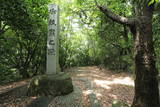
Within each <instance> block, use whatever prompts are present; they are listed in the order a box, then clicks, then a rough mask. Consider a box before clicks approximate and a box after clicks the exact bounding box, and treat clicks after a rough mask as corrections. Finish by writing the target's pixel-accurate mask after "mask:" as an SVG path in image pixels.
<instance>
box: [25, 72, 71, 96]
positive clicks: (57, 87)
mask: <svg viewBox="0 0 160 107" xmlns="http://www.w3.org/2000/svg"><path fill="white" fill-rule="evenodd" d="M72 91H73V84H72V79H71V77H69V75H67V74H65V73H59V74H46V75H41V76H36V77H34V78H33V79H32V80H31V81H30V83H29V85H28V90H27V95H28V96H49V95H51V96H54V97H55V96H61V95H67V94H69V93H71V92H72Z"/></svg>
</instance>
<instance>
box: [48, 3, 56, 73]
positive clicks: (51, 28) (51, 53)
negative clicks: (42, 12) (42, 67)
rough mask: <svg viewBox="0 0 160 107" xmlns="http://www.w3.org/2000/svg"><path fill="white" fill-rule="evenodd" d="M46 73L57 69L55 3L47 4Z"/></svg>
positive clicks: (54, 71)
mask: <svg viewBox="0 0 160 107" xmlns="http://www.w3.org/2000/svg"><path fill="white" fill-rule="evenodd" d="M48 10H49V20H48V39H47V74H56V73H57V72H58V71H59V46H58V45H59V38H58V36H59V9H58V6H57V5H54V4H50V5H49V6H48Z"/></svg>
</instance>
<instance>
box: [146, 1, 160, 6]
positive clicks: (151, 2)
mask: <svg viewBox="0 0 160 107" xmlns="http://www.w3.org/2000/svg"><path fill="white" fill-rule="evenodd" d="M158 2H159V0H150V2H149V3H148V5H149V6H150V5H152V4H153V3H158Z"/></svg>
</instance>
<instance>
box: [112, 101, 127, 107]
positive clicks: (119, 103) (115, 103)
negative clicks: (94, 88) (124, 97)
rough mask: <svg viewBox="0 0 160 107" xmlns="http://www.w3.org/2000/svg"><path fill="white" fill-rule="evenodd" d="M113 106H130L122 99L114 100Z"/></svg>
mask: <svg viewBox="0 0 160 107" xmlns="http://www.w3.org/2000/svg"><path fill="white" fill-rule="evenodd" d="M112 107H129V106H128V105H127V104H125V103H123V102H121V101H118V100H113V102H112Z"/></svg>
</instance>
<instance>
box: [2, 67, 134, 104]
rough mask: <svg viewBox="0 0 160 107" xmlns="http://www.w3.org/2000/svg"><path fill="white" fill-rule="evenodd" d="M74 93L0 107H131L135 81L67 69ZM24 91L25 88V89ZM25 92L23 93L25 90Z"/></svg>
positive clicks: (89, 69)
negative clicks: (118, 106) (115, 106)
mask: <svg viewBox="0 0 160 107" xmlns="http://www.w3.org/2000/svg"><path fill="white" fill-rule="evenodd" d="M65 72H68V73H69V74H70V75H71V76H72V80H73V85H74V92H72V93H71V94H69V95H66V96H58V97H56V98H52V97H38V98H36V97H27V96H24V95H22V96H20V97H19V98H12V99H13V101H9V102H7V101H5V103H4V102H3V104H1V103H2V102H0V104H1V105H0V107H1V106H2V107H3V106H4V107H111V103H112V101H113V100H119V101H122V102H126V103H127V104H128V105H131V102H132V99H133V95H134V89H133V87H134V82H133V79H132V76H131V74H129V73H116V72H115V73H114V72H111V71H109V70H105V69H100V68H98V67H97V66H92V67H75V68H71V69H67V70H66V71H65ZM24 89H25V88H24ZM24 92H25V91H24Z"/></svg>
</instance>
